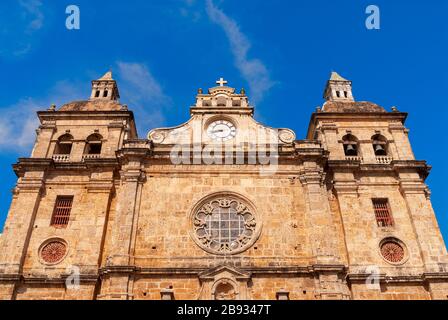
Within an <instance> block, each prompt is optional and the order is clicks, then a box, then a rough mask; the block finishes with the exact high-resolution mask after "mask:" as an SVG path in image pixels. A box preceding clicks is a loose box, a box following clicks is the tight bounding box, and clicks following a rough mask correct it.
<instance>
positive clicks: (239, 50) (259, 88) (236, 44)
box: [206, 0, 275, 103]
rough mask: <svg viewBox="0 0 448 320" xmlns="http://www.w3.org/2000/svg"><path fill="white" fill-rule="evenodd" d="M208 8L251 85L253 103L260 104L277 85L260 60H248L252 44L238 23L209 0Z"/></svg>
mask: <svg viewBox="0 0 448 320" xmlns="http://www.w3.org/2000/svg"><path fill="white" fill-rule="evenodd" d="M206 6H207V7H206V10H207V14H208V16H209V18H210V20H211V21H213V22H214V23H216V24H218V25H219V26H220V27H221V28H222V29H223V30H224V32H225V34H226V36H227V39H228V40H229V43H230V47H231V50H232V54H233V56H234V58H235V65H236V67H237V68H238V70H239V71H240V73H241V75H242V76H243V78H244V79H245V80H246V81H247V82H248V83H249V88H250V90H251V95H252V99H253V102H254V103H258V102H260V101H261V100H262V99H263V95H264V94H265V93H266V92H267V91H269V89H271V88H272V86H274V84H275V82H274V81H272V80H271V78H270V75H269V71H268V70H267V68H266V66H265V65H264V64H263V62H262V61H260V60H259V59H249V58H248V52H249V49H250V47H251V43H250V41H249V40H248V39H247V37H246V36H245V35H244V34H243V33H242V32H241V30H240V27H239V26H238V24H237V23H236V21H235V20H233V19H231V18H230V17H228V16H227V15H226V14H225V13H224V12H223V11H222V10H221V9H219V8H218V7H216V6H215V4H214V3H213V1H212V0H207V4H206Z"/></svg>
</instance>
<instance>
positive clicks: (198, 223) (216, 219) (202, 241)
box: [192, 195, 261, 255]
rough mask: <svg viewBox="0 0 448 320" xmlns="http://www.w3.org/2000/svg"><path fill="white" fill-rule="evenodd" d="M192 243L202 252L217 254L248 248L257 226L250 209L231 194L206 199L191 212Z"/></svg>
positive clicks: (253, 238) (258, 225) (252, 240)
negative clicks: (193, 241) (201, 249)
mask: <svg viewBox="0 0 448 320" xmlns="http://www.w3.org/2000/svg"><path fill="white" fill-rule="evenodd" d="M192 224H193V233H192V236H193V238H194V240H195V242H196V243H197V244H198V245H199V246H200V247H201V248H203V249H204V250H206V251H208V252H210V253H213V254H219V255H227V254H236V253H240V252H242V251H244V250H246V249H248V248H249V247H250V246H251V245H252V244H253V243H254V242H255V241H256V239H257V238H258V235H259V232H260V226H261V223H259V222H258V221H257V219H256V216H255V213H254V209H253V207H252V206H251V205H250V204H249V203H248V202H246V201H245V200H243V199H240V198H237V197H235V196H233V195H221V196H219V195H217V196H215V197H212V198H208V199H207V200H206V201H203V202H201V204H200V205H199V206H198V207H197V208H196V209H195V210H194V211H193V216H192Z"/></svg>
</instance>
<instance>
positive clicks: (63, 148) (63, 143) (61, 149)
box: [54, 133, 73, 155]
mask: <svg viewBox="0 0 448 320" xmlns="http://www.w3.org/2000/svg"><path fill="white" fill-rule="evenodd" d="M72 146H73V136H72V135H71V134H68V133H67V134H64V135H63V136H61V137H59V139H58V142H57V143H56V148H55V150H54V154H56V155H70V153H71V152H72Z"/></svg>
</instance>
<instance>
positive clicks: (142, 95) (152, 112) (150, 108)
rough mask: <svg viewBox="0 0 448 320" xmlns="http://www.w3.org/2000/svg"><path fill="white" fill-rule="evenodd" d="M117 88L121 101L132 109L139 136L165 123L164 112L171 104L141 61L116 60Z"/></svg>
mask: <svg viewBox="0 0 448 320" xmlns="http://www.w3.org/2000/svg"><path fill="white" fill-rule="evenodd" d="M117 65H118V77H119V79H121V80H122V81H120V82H119V88H120V92H121V96H122V98H123V99H122V102H123V103H127V104H129V107H130V109H131V110H133V111H134V113H135V114H136V118H137V125H138V126H139V136H140V137H144V136H145V135H146V134H147V132H148V131H149V130H150V129H153V128H155V127H159V126H162V125H163V124H164V123H165V116H164V113H165V112H166V111H167V109H168V108H169V107H170V106H171V105H172V100H171V98H170V97H168V96H166V95H165V94H164V92H163V89H162V86H161V85H160V84H159V82H158V81H157V80H156V79H155V77H154V76H153V75H152V73H151V72H150V70H149V68H148V67H147V66H146V65H145V64H143V63H136V62H123V61H120V62H117Z"/></svg>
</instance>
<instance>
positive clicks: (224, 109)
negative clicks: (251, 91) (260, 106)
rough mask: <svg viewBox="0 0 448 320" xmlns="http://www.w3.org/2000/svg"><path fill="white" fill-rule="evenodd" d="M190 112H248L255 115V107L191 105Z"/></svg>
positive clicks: (192, 113) (193, 113)
mask: <svg viewBox="0 0 448 320" xmlns="http://www.w3.org/2000/svg"><path fill="white" fill-rule="evenodd" d="M190 114H191V115H192V116H193V115H195V114H224V115H225V114H246V115H249V116H253V114H254V108H253V107H231V108H229V107H221V106H219V107H218V106H217V107H212V106H209V107H191V108H190Z"/></svg>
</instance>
